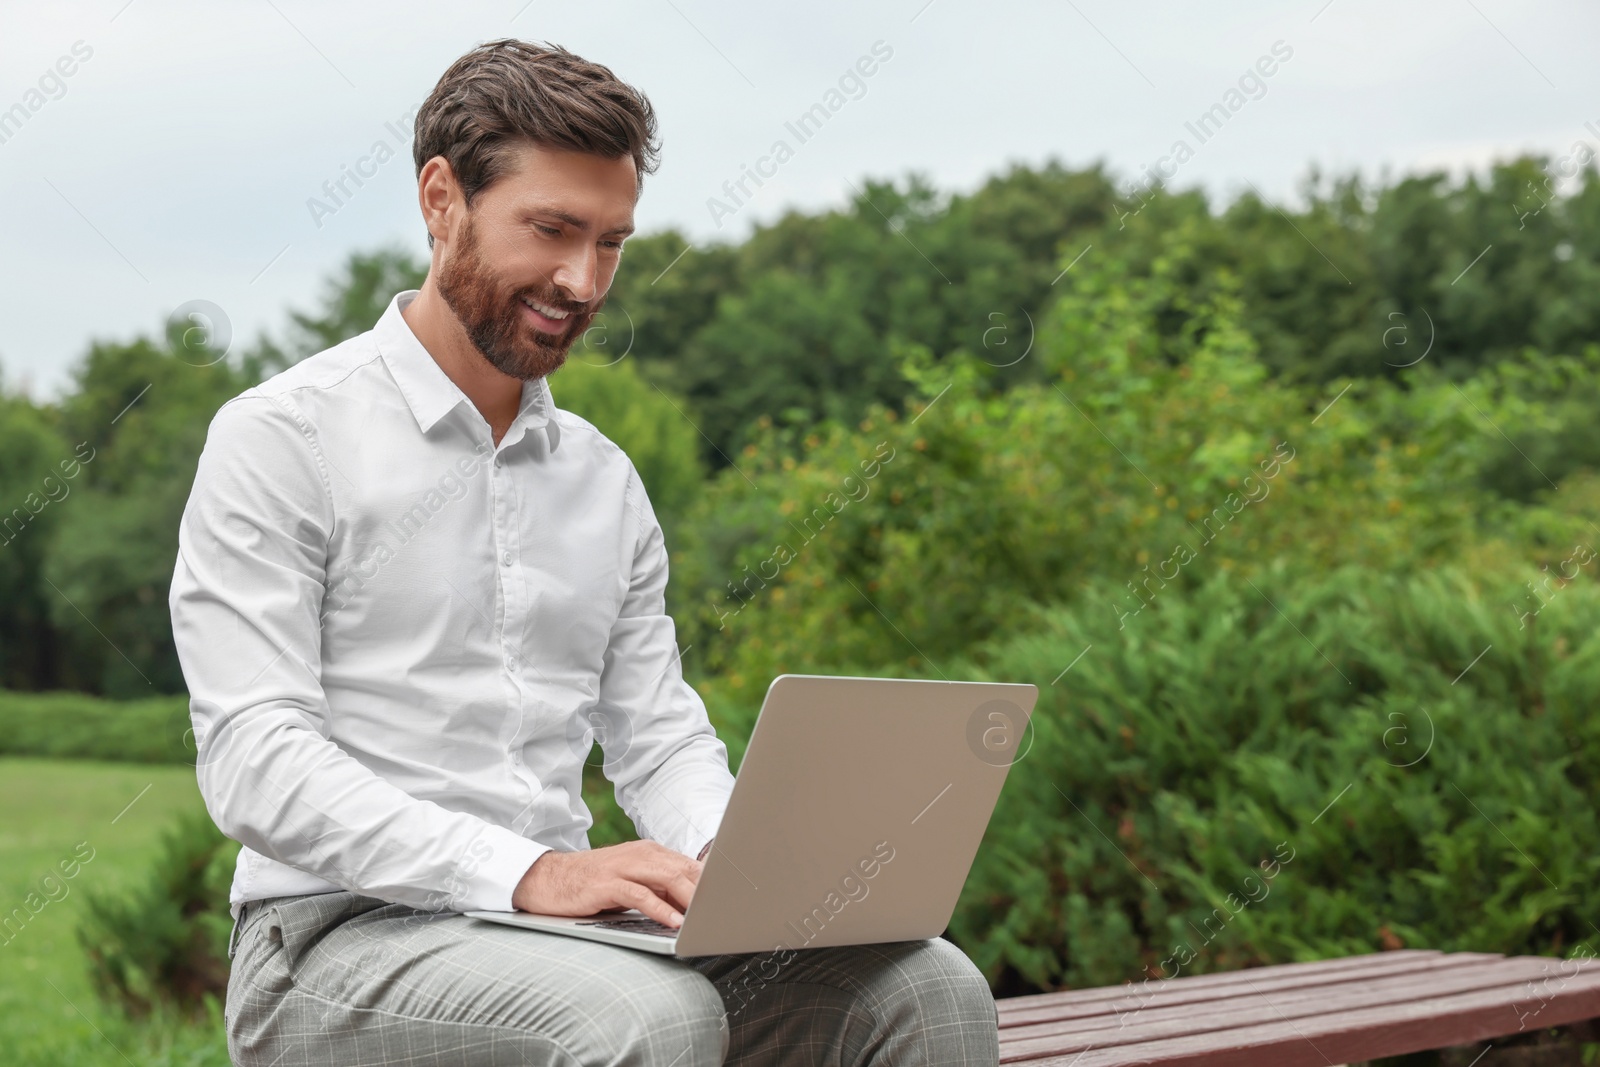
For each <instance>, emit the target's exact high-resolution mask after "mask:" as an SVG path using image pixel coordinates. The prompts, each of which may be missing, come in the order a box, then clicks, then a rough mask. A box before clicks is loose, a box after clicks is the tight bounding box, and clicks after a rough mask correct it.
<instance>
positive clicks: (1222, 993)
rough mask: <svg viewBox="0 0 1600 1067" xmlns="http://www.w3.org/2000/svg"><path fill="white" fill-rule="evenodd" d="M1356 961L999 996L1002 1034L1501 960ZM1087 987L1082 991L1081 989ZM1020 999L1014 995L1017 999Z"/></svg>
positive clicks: (1437, 956) (1474, 956)
mask: <svg viewBox="0 0 1600 1067" xmlns="http://www.w3.org/2000/svg"><path fill="white" fill-rule="evenodd" d="M1352 959H1353V960H1355V961H1356V962H1357V963H1358V964H1359V965H1358V966H1346V967H1340V968H1337V969H1324V970H1317V969H1310V968H1295V969H1291V968H1289V967H1257V968H1251V969H1250V970H1245V971H1232V972H1227V973H1224V974H1217V975H1205V976H1203V977H1205V978H1213V979H1217V980H1216V981H1207V982H1191V983H1189V984H1187V985H1180V984H1179V983H1180V982H1182V979H1169V980H1168V981H1167V982H1165V983H1161V982H1151V983H1150V984H1149V985H1148V986H1143V985H1137V986H1124V987H1122V991H1121V992H1120V994H1119V995H1118V996H1117V997H1115V998H1113V999H1100V1000H1087V999H1079V1000H1065V999H1063V1000H1061V1001H1048V1000H1045V1001H1044V1002H1042V1003H1040V1000H1041V998H1039V997H1030V998H1028V999H1029V1000H1030V1001H1032V1002H1034V1005H1035V1006H1032V1007H1028V1008H1023V1009H1020V1010H1019V1009H1018V1008H1016V1007H1014V1006H1010V1007H1008V1005H1009V1004H1010V1001H1009V1000H1001V1001H999V1002H998V1003H999V1005H1000V1030H1001V1037H1002V1039H1004V1038H1005V1035H1006V1031H1007V1030H1008V1029H1011V1028H1015V1027H1019V1026H1029V1025H1033V1024H1036V1023H1043V1022H1051V1021H1055V1020H1065V1019H1090V1018H1093V1017H1094V1016H1096V1015H1109V1016H1112V1017H1120V1016H1125V1015H1128V1014H1130V1013H1132V1012H1136V1011H1140V1010H1142V1009H1144V1008H1150V1007H1155V1006H1158V1005H1159V1006H1161V1007H1169V1006H1172V1005H1175V1004H1202V1003H1206V1002H1209V1001H1216V1000H1225V999H1227V998H1229V997H1235V996H1238V995H1240V992H1241V991H1243V992H1244V993H1272V992H1276V991H1279V990H1290V989H1301V988H1306V987H1324V988H1326V987H1332V986H1335V985H1340V984H1348V983H1353V982H1365V981H1371V980H1373V979H1376V978H1382V977H1387V976H1390V975H1396V974H1414V973H1417V972H1422V971H1429V972H1435V971H1440V970H1447V969H1451V968H1458V967H1462V966H1465V965H1467V964H1469V963H1476V962H1489V961H1494V960H1500V959H1504V957H1503V956H1497V955H1494V954H1492V953H1487V952H1481V953H1480V952H1461V953H1456V954H1453V955H1449V956H1446V955H1445V954H1443V953H1437V952H1435V953H1417V954H1416V955H1401V954H1400V953H1388V952H1380V953H1376V954H1374V955H1370V956H1358V957H1352ZM1086 992H1087V991H1086ZM1018 999H1020V998H1018Z"/></svg>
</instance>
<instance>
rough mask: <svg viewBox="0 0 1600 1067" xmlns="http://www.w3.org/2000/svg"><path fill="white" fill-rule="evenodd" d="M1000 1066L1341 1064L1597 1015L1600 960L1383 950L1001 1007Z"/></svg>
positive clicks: (1009, 1001) (1041, 997)
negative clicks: (1365, 954) (1367, 953)
mask: <svg viewBox="0 0 1600 1067" xmlns="http://www.w3.org/2000/svg"><path fill="white" fill-rule="evenodd" d="M999 1010H1000V1062H1001V1063H1010V1064H1037V1065H1040V1067H1043V1065H1047V1064H1048V1065H1051V1067H1131V1065H1133V1064H1161V1065H1163V1067H1201V1065H1205V1067H1220V1065H1223V1064H1227V1065H1229V1067H1334V1065H1338V1064H1348V1063H1358V1062H1361V1061H1364V1060H1371V1059H1377V1058H1379V1057H1383V1056H1399V1055H1403V1054H1405V1053H1410V1052H1421V1051H1424V1050H1426V1049H1438V1048H1446V1047H1449V1046H1452V1045H1469V1044H1473V1043H1475V1042H1479V1041H1488V1040H1490V1039H1492V1038H1497V1037H1505V1036H1507V1035H1514V1034H1523V1033H1531V1032H1535V1031H1538V1030H1542V1029H1546V1028H1548V1027H1552V1026H1561V1025H1566V1024H1570V1023H1575V1022H1579V1021H1581V1020H1584V1019H1592V1018H1595V1017H1600V960H1597V959H1594V958H1590V959H1583V960H1576V959H1574V960H1565V961H1563V960H1558V959H1550V958H1543V957H1526V956H1521V957H1509V958H1508V957H1505V956H1496V955H1489V954H1484V953H1475V952H1456V953H1449V954H1446V953H1442V952H1427V951H1396V952H1380V953H1377V954H1374V955H1371V956H1352V957H1349V958H1347V959H1338V960H1323V961H1320V962H1316V963H1291V964H1286V965H1283V966H1278V967H1260V968H1254V969H1250V970H1244V971H1233V972H1230V973H1224V974H1210V975H1202V976H1199V977H1192V978H1172V979H1169V980H1166V981H1161V980H1156V979H1152V980H1151V981H1150V982H1149V983H1147V984H1143V985H1141V984H1133V985H1124V986H1121V987H1116V988H1105V989H1079V990H1071V991H1068V992H1061V993H1043V994H1038V995H1035V996H1026V997H1010V998H1006V999H1002V1000H1001V1001H999Z"/></svg>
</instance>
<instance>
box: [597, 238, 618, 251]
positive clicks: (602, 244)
mask: <svg viewBox="0 0 1600 1067" xmlns="http://www.w3.org/2000/svg"><path fill="white" fill-rule="evenodd" d="M600 247H602V248H614V249H616V250H617V251H618V252H620V251H622V242H621V241H601V242H600Z"/></svg>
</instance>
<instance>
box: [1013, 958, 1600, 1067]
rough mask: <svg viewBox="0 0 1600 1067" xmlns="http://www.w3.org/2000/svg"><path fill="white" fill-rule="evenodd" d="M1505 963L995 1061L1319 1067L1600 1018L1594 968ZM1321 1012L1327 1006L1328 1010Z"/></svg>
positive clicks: (1599, 983) (1071, 1065)
mask: <svg viewBox="0 0 1600 1067" xmlns="http://www.w3.org/2000/svg"><path fill="white" fill-rule="evenodd" d="M1563 962H1565V963H1566V964H1567V967H1566V968H1563V966H1562V964H1563ZM1504 964H1505V966H1504V970H1503V972H1502V973H1503V975H1504V976H1505V978H1506V981H1505V982H1504V983H1503V984H1500V985H1496V986H1494V987H1492V988H1487V989H1481V988H1480V989H1475V990H1471V991H1463V992H1459V993H1455V994H1449V995H1428V996H1423V997H1419V998H1418V999H1415V1000H1409V1001H1406V1000H1402V1001H1397V1002H1391V1003H1385V1004H1381V1005H1375V1006H1365V1007H1355V1008H1345V1009H1334V1010H1329V1011H1325V1012H1321V1013H1318V1014H1315V1015H1303V1016H1300V1017H1298V1018H1289V1017H1285V1018H1279V1019H1277V1020H1276V1021H1274V1022H1267V1023H1257V1024H1253V1025H1243V1026H1235V1027H1232V1028H1229V1029H1224V1030H1212V1031H1209V1032H1206V1033H1198V1034H1197V1033H1192V1032H1191V1033H1188V1034H1184V1035H1181V1036H1170V1037H1165V1038H1158V1039H1155V1040H1148V1041H1142V1042H1139V1043H1136V1044H1124V1045H1119V1046H1114V1047H1086V1048H1081V1049H1080V1051H1076V1052H1068V1051H1067V1050H1066V1049H1065V1048H1061V1047H1055V1046H1050V1048H1049V1050H1048V1051H1045V1050H1043V1049H1035V1050H1033V1051H1032V1052H1027V1051H1025V1049H1024V1048H1023V1047H1022V1043H1020V1042H1019V1043H1008V1044H1007V1045H1006V1046H1004V1047H1002V1050H1001V1060H1002V1062H1005V1063H1019V1064H1022V1063H1025V1064H1031V1065H1035V1067H1134V1065H1141V1064H1160V1065H1162V1067H1217V1065H1218V1064H1227V1065H1229V1067H1328V1065H1329V1064H1338V1063H1351V1062H1357V1061H1361V1060H1368V1059H1376V1058H1379V1057H1383V1056H1397V1055H1403V1054H1405V1053H1410V1052H1421V1051H1423V1050H1426V1049H1435V1048H1444V1047H1446V1046H1450V1045H1463V1044H1472V1043H1475V1042H1478V1041H1483V1040H1487V1039H1490V1038H1495V1037H1502V1036H1505V1035H1507V1034H1515V1033H1518V1032H1520V1031H1521V1030H1522V1029H1524V1028H1527V1029H1533V1028H1540V1029H1542V1028H1545V1027H1550V1026H1560V1025H1564V1024H1567V1023H1573V1022H1578V1021H1580V1020H1583V1019H1589V1018H1594V1017H1597V1016H1600V968H1595V967H1584V966H1582V965H1579V964H1577V963H1576V962H1575V961H1561V960H1554V959H1544V958H1537V957H1521V958H1517V959H1511V960H1506V961H1504ZM1574 970H1576V973H1575V974H1572V972H1573V971H1574ZM1569 974H1571V975H1572V976H1570V977H1569V976H1568V975H1569ZM1530 975H1533V976H1536V978H1535V981H1536V987H1535V988H1533V989H1530V988H1529V986H1528V984H1527V978H1528V976H1530ZM1425 988H1429V987H1425ZM1429 991H1430V992H1432V993H1435V994H1437V993H1438V992H1439V991H1438V990H1437V989H1431V988H1429ZM1327 1007H1328V1008H1330V1009H1333V1008H1334V1006H1333V1005H1332V1004H1329V1005H1327ZM1028 1044H1029V1045H1030V1046H1032V1045H1034V1044H1036V1043H1035V1042H1028ZM1038 1044H1046V1045H1048V1042H1040V1043H1038Z"/></svg>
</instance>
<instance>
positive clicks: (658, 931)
mask: <svg viewBox="0 0 1600 1067" xmlns="http://www.w3.org/2000/svg"><path fill="white" fill-rule="evenodd" d="M574 925H577V926H600V927H604V928H605V929H607V930H626V931H627V932H628V933H631V934H654V935H655V936H656V937H677V936H678V931H677V929H676V928H674V927H671V926H667V925H666V924H665V923H659V922H656V921H655V920H654V919H596V920H594V921H593V922H582V923H576V924H574Z"/></svg>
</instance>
